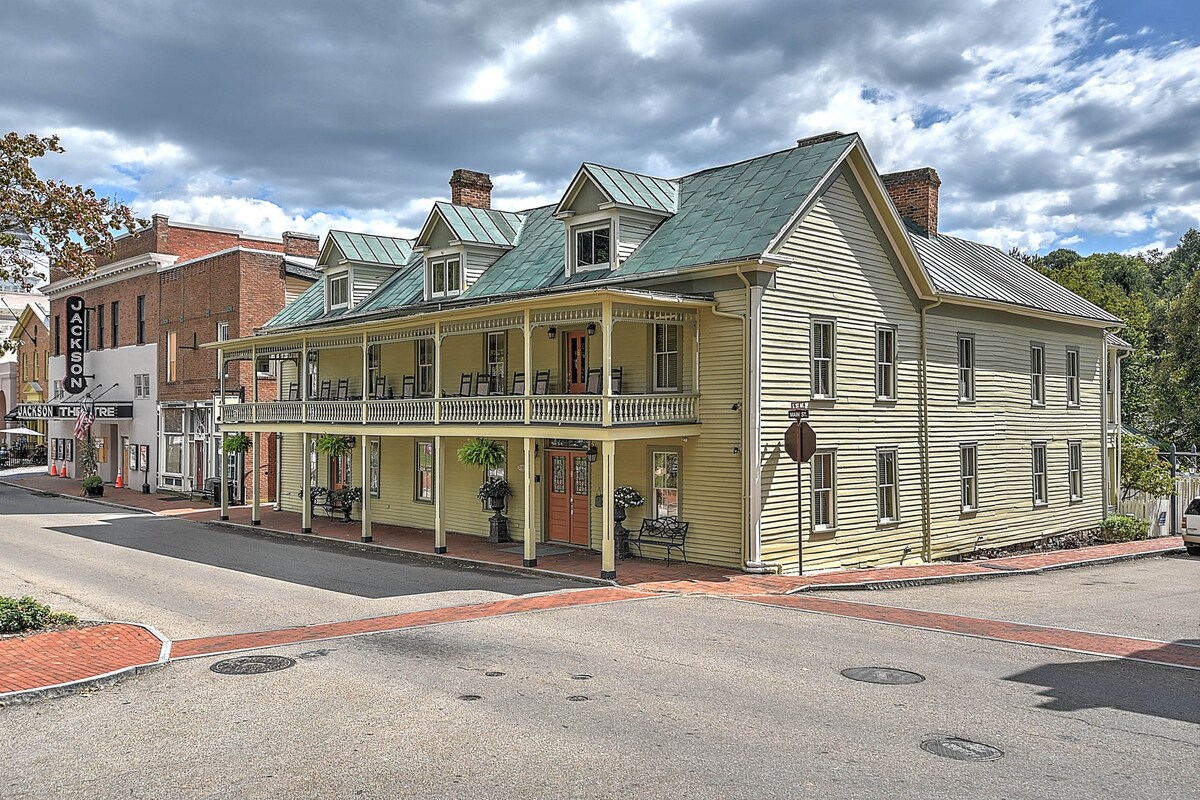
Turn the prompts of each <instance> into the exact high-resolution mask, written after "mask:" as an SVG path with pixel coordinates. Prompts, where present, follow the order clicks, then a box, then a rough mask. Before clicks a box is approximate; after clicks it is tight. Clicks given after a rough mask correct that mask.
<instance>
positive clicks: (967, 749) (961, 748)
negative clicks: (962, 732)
mask: <svg viewBox="0 0 1200 800" xmlns="http://www.w3.org/2000/svg"><path fill="white" fill-rule="evenodd" d="M921 749H922V750H924V751H925V752H926V753H933V754H934V755H935V756H941V757H942V758H953V759H954V760H955V761H995V760H996V759H998V758H1004V751H1003V750H1001V749H1000V748H998V747H992V746H991V745H990V744H984V743H983V742H973V741H971V740H970V739H960V738H958V737H957V736H934V737H931V738H929V739H926V740H925V741H923V742H921Z"/></svg>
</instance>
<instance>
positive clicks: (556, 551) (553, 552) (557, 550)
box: [500, 542, 573, 558]
mask: <svg viewBox="0 0 1200 800" xmlns="http://www.w3.org/2000/svg"><path fill="white" fill-rule="evenodd" d="M500 552H501V553H524V552H525V545H523V544H519V545H517V546H516V547H501V548H500ZM570 552H573V551H572V550H571V548H569V547H555V546H554V545H552V544H542V543H541V542H538V546H537V554H538V558H541V557H542V556H561V555H563V554H565V553H570Z"/></svg>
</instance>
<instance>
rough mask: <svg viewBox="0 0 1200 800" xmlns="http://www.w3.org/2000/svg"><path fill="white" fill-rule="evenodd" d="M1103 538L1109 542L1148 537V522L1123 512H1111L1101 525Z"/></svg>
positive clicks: (1130, 540)
mask: <svg viewBox="0 0 1200 800" xmlns="http://www.w3.org/2000/svg"><path fill="white" fill-rule="evenodd" d="M1101 530H1102V531H1103V532H1104V538H1105V539H1106V540H1107V541H1110V542H1134V541H1137V540H1138V539H1148V538H1150V523H1149V522H1147V521H1146V520H1144V519H1138V518H1137V517H1127V516H1125V515H1124V514H1111V515H1109V516H1108V518H1107V519H1105V520H1104V524H1103V525H1102V526H1101Z"/></svg>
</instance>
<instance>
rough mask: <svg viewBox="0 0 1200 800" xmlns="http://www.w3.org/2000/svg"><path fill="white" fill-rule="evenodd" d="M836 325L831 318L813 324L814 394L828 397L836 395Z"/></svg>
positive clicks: (819, 397)
mask: <svg viewBox="0 0 1200 800" xmlns="http://www.w3.org/2000/svg"><path fill="white" fill-rule="evenodd" d="M833 343H834V326H833V322H832V321H831V320H818V321H816V322H814V323H813V324H812V396H813V397H814V398H815V399H828V398H832V397H833V396H834V393H835V392H836V388H835V386H834V375H833Z"/></svg>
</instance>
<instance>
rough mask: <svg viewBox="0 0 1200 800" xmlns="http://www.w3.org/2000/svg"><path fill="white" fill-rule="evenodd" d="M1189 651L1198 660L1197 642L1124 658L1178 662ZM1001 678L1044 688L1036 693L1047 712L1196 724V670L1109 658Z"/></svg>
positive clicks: (1199, 702)
mask: <svg viewBox="0 0 1200 800" xmlns="http://www.w3.org/2000/svg"><path fill="white" fill-rule="evenodd" d="M1185 648H1186V649H1185ZM1191 650H1195V658H1196V659H1197V661H1198V662H1200V639H1181V640H1179V641H1176V642H1172V643H1171V644H1168V645H1165V646H1163V647H1155V648H1147V649H1146V650H1140V651H1137V652H1134V653H1131V654H1130V656H1129V658H1142V659H1151V660H1168V659H1170V660H1178V657H1179V655H1180V653H1181V652H1182V653H1183V654H1184V655H1189V654H1190V651H1191ZM1005 680H1009V681H1014V682H1017V683H1027V684H1031V685H1033V686H1043V687H1045V688H1044V689H1043V690H1042V691H1040V692H1038V695H1039V696H1041V697H1045V698H1047V700H1046V702H1044V703H1042V705H1041V706H1040V708H1044V709H1047V710H1049V711H1080V710H1082V709H1088V708H1112V709H1117V710H1119V711H1128V712H1131V713H1133V714H1145V715H1148V716H1153V717H1161V718H1163V719H1173V720H1179V721H1181V722H1190V723H1191V724H1193V725H1200V670H1196V669H1183V668H1180V667H1173V666H1167V665H1163V664H1147V663H1142V662H1138V661H1130V660H1128V659H1114V660H1105V661H1085V662H1074V663H1067V664H1044V665H1042V666H1040V667H1034V668H1033V669H1029V670H1025V671H1024V672H1019V673H1017V674H1015V675H1010V676H1009V677H1008V678H1006V679H1005ZM1180 698H1185V700H1184V702H1180Z"/></svg>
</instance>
